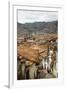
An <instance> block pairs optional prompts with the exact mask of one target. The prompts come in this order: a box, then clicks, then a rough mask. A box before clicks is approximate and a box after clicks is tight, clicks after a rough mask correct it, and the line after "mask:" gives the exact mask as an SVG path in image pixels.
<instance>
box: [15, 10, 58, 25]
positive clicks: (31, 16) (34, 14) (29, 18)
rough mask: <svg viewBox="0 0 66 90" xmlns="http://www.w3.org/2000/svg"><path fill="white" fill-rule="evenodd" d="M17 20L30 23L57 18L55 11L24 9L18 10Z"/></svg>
mask: <svg viewBox="0 0 66 90" xmlns="http://www.w3.org/2000/svg"><path fill="white" fill-rule="evenodd" d="M17 18H18V20H17V21H18V22H19V23H32V22H39V21H40V22H42V21H45V22H48V21H55V20H58V13H57V12H51V11H50V12H49V11H27V10H26V11H24V10H18V17H17Z"/></svg>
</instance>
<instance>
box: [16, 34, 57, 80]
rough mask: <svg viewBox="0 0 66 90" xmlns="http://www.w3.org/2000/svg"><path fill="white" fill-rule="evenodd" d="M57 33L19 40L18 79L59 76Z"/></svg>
mask: <svg viewBox="0 0 66 90" xmlns="http://www.w3.org/2000/svg"><path fill="white" fill-rule="evenodd" d="M57 64H58V61H57V35H53V34H49V35H43V36H42V35H41V36H40V37H39V36H37V37H35V36H33V37H32V38H27V37H26V38H22V39H21V38H20V41H19V40H18V41H17V79H18V80H21V79H40V78H56V77H58V69H57Z"/></svg>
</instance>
